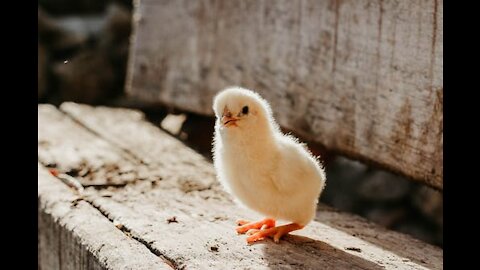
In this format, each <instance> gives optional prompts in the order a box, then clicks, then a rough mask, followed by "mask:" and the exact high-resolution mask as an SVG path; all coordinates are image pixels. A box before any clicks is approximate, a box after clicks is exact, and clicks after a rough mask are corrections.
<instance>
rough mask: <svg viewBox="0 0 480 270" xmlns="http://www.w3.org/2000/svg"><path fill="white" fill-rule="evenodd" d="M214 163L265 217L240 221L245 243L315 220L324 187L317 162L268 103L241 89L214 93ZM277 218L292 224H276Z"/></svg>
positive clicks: (226, 181) (231, 186)
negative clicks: (280, 122) (287, 132)
mask: <svg viewBox="0 0 480 270" xmlns="http://www.w3.org/2000/svg"><path fill="white" fill-rule="evenodd" d="M213 110H214V112H215V116H216V122H215V135H214V142H213V159H214V165H215V169H216V171H217V176H218V179H219V181H220V182H221V183H222V185H223V187H224V188H225V189H226V190H227V191H228V192H229V193H230V194H232V195H233V196H234V197H235V198H236V200H237V201H238V202H239V203H241V204H243V205H244V206H246V207H248V208H250V209H252V210H255V211H257V212H258V213H260V214H262V215H264V216H265V217H266V218H265V219H263V220H261V221H258V222H248V221H245V220H239V221H238V225H239V226H238V227H237V229H236V230H237V232H238V233H242V234H243V233H247V234H249V235H250V236H249V237H248V238H247V243H249V244H250V243H253V242H255V241H258V240H262V239H264V238H265V237H267V236H268V237H273V239H274V241H275V242H277V243H278V241H279V239H280V238H281V237H282V236H283V235H285V234H287V233H289V232H291V231H294V230H299V229H302V228H303V227H304V226H306V225H307V224H308V223H309V222H310V221H311V220H312V219H313V218H314V217H315V212H316V207H317V202H318V198H319V196H320V193H321V192H322V190H323V188H324V186H325V181H326V177H325V172H324V170H323V168H322V166H321V164H320V162H319V161H318V160H317V159H316V158H315V157H314V156H312V154H311V153H310V152H309V151H308V150H307V148H306V147H305V146H304V145H303V144H301V143H300V142H299V141H298V140H297V139H296V138H294V137H293V136H290V135H285V134H283V133H282V132H281V130H280V128H279V126H278V124H277V123H276V122H275V120H274V119H273V114H272V111H271V109H270V105H269V104H268V102H267V101H266V100H264V99H263V98H262V97H261V96H260V95H259V94H257V93H255V92H253V91H251V90H248V89H244V88H240V87H231V88H227V89H225V90H223V91H221V92H220V93H218V94H217V95H216V96H215V98H214V102H213ZM277 219H281V220H286V221H289V222H291V223H289V224H287V225H282V226H275V222H276V220H277Z"/></svg>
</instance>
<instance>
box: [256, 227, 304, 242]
mask: <svg viewBox="0 0 480 270" xmlns="http://www.w3.org/2000/svg"><path fill="white" fill-rule="evenodd" d="M302 228H303V226H302V225H299V224H297V223H290V224H287V225H282V226H277V227H273V228H270V229H265V230H260V231H258V232H256V233H254V234H252V235H251V236H249V237H248V238H247V243H249V244H251V243H253V242H256V241H260V240H263V239H265V237H267V236H269V237H273V241H275V243H278V242H279V241H280V238H281V237H282V236H284V235H285V234H287V233H289V232H292V231H295V230H300V229H302Z"/></svg>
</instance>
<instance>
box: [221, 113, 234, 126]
mask: <svg viewBox="0 0 480 270" xmlns="http://www.w3.org/2000/svg"><path fill="white" fill-rule="evenodd" d="M237 121H238V119H237V118H235V117H231V116H229V115H223V116H222V124H223V125H224V126H226V127H229V126H237V124H236V123H237Z"/></svg>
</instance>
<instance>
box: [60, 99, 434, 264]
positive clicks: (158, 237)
mask: <svg viewBox="0 0 480 270" xmlns="http://www.w3.org/2000/svg"><path fill="white" fill-rule="evenodd" d="M60 108H61V109H62V110H63V111H64V112H66V113H67V114H68V115H70V116H71V117H72V118H74V119H76V120H77V121H78V122H80V123H81V124H82V125H84V126H86V127H88V128H89V129H91V130H94V131H95V133H96V134H98V135H99V136H101V137H102V138H104V139H105V140H107V141H111V142H112V145H115V146H117V147H119V148H120V149H122V151H128V152H130V153H131V154H132V156H135V157H136V158H138V159H139V160H142V161H143V160H148V166H151V167H152V171H155V172H161V173H162V174H164V175H166V176H168V175H171V176H172V177H173V175H175V174H183V172H189V171H192V172H193V171H198V172H199V174H194V173H191V174H190V173H187V174H184V175H183V176H182V178H174V179H173V180H172V179H170V178H168V177H167V178H166V177H162V180H161V181H159V182H150V181H138V182H135V183H134V184H129V185H127V186H125V187H123V188H116V189H111V190H109V191H108V194H109V195H108V196H107V197H102V196H99V193H98V191H97V190H95V189H92V188H90V189H87V190H86V191H87V192H88V194H89V195H88V197H89V200H90V201H91V203H92V204H94V205H95V206H96V207H97V208H98V209H100V210H101V211H102V212H103V213H104V214H105V215H107V216H108V217H109V218H110V219H112V220H115V221H116V222H118V223H121V224H122V225H123V226H124V227H125V228H127V229H128V230H129V231H130V233H131V234H132V235H133V236H134V237H135V238H138V239H142V241H143V242H145V243H148V245H149V246H150V248H151V249H153V250H156V251H157V252H158V253H160V254H162V255H163V256H165V257H166V258H168V260H170V261H171V262H172V263H173V264H174V265H175V266H177V267H183V266H186V267H187V268H194V269H206V268H222V267H225V266H228V268H229V269H258V268H260V269H267V268H272V267H273V268H302V269H318V268H319V267H320V268H322V269H352V268H353V269H380V268H382V269H383V268H387V269H397V268H410V269H441V268H442V257H443V255H442V250H441V249H439V248H437V247H433V246H431V245H429V244H425V243H422V242H420V241H417V240H415V239H412V238H411V237H409V236H406V235H404V234H400V233H396V232H390V231H387V230H385V229H383V228H380V227H378V226H376V225H374V224H372V223H368V222H366V221H365V220H364V219H362V218H359V217H352V216H350V215H347V214H344V213H338V212H335V211H331V210H329V209H325V208H322V209H321V211H319V213H318V216H317V219H316V221H315V222H312V223H311V224H310V225H309V226H308V227H307V228H306V229H305V230H302V231H299V232H297V233H295V236H289V237H287V238H286V241H284V242H282V243H281V244H280V245H275V244H274V243H273V242H271V241H268V242H265V243H261V244H256V245H253V246H246V245H245V240H244V239H243V236H236V235H235V233H234V230H233V229H234V226H235V224H234V221H235V219H237V218H251V219H255V218H259V216H257V215H255V214H254V213H252V212H250V211H247V210H245V209H240V208H239V207H237V206H236V205H234V204H233V202H232V200H231V199H230V197H229V196H228V195H227V194H225V193H224V192H223V191H222V190H220V189H219V186H218V184H216V181H215V179H214V175H213V173H212V171H213V169H212V165H211V164H210V163H208V162H206V161H205V160H204V159H203V157H201V156H200V155H199V154H197V153H195V152H193V151H192V150H190V149H188V148H187V147H185V146H184V145H183V144H181V143H180V142H178V141H177V140H176V139H174V138H173V137H171V136H168V135H166V134H162V133H163V132H162V131H161V130H159V129H158V128H156V127H154V126H153V125H151V124H149V123H147V122H145V121H144V120H143V117H142V115H141V114H140V113H139V112H136V111H131V110H125V109H111V108H106V107H96V108H92V107H90V106H86V105H77V104H74V103H64V104H63V105H62V106H61V107H60ZM131 131H135V134H136V135H135V136H132V135H131V134H132V132H131ZM172 157H174V158H178V159H179V160H181V162H180V163H179V162H175V161H173V159H174V158H172ZM59 160H62V159H61V158H59ZM178 180H182V181H183V182H182V181H180V182H178ZM185 183H188V185H187V187H188V188H185V186H186V185H185ZM174 216H175V217H176V220H177V221H178V222H170V223H169V222H168V219H171V218H172V217H174ZM351 247H353V248H359V249H360V252H358V251H355V250H348V249H347V248H351Z"/></svg>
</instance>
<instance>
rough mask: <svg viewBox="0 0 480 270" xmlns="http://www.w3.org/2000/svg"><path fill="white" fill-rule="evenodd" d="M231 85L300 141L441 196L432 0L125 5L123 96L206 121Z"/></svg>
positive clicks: (437, 13) (439, 86) (436, 14)
mask: <svg viewBox="0 0 480 270" xmlns="http://www.w3.org/2000/svg"><path fill="white" fill-rule="evenodd" d="M231 85H241V86H244V87H247V88H251V89H255V90H257V91H258V92H260V93H261V94H262V95H263V96H264V97H265V98H267V99H268V100H269V101H270V102H271V104H272V107H273V110H274V113H275V116H276V118H277V119H278V121H279V123H280V124H281V125H282V126H283V127H285V128H288V129H290V130H294V131H295V132H296V133H297V134H299V135H301V136H303V137H305V138H306V139H309V140H313V141H316V142H319V143H322V144H324V145H325V146H326V147H328V148H329V149H332V150H337V151H340V152H343V153H346V154H348V155H350V156H352V157H356V158H360V159H365V160H368V161H371V162H374V163H376V164H378V165H383V166H384V167H387V168H389V169H391V170H393V171H396V172H400V173H402V174H405V175H407V176H409V177H412V178H415V179H418V180H421V181H424V182H426V183H427V184H429V185H431V186H433V187H436V188H438V189H442V187H443V184H442V178H443V2H442V1H437V0H416V1H400V0H397V1H382V0H379V1H377V0H361V1H356V0H350V1H316V0H301V1H300V0H299V1H274V0H266V1H215V0H212V1H186V0H183V1H160V2H159V1H153V0H143V1H136V4H135V15H134V35H133V39H132V45H131V53H130V60H129V71H128V79H127V92H128V93H130V94H132V95H134V96H138V97H140V98H143V99H145V100H149V101H151V100H157V101H160V102H163V103H164V104H167V105H169V106H175V107H178V108H181V109H184V110H188V111H192V112H196V113H201V114H207V115H212V109H211V104H212V98H213V96H214V95H215V93H216V92H217V91H219V90H221V89H222V88H224V87H227V86H231Z"/></svg>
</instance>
